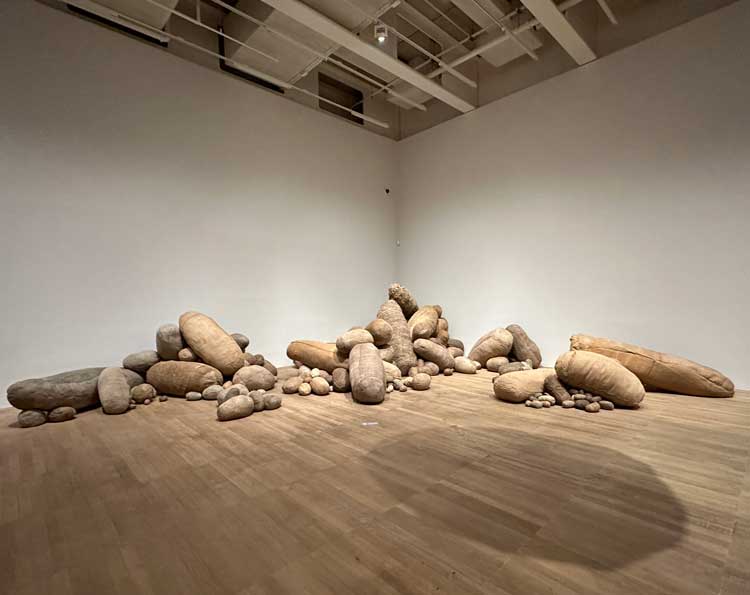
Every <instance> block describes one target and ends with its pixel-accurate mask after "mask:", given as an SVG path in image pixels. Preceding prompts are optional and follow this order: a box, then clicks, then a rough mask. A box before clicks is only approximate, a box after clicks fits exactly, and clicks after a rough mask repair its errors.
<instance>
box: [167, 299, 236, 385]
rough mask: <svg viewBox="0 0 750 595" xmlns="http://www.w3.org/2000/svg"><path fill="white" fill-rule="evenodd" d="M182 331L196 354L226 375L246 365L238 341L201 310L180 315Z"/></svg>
mask: <svg viewBox="0 0 750 595" xmlns="http://www.w3.org/2000/svg"><path fill="white" fill-rule="evenodd" d="M180 332H181V333H182V338H183V339H184V340H185V342H186V343H187V344H188V346H189V347H190V349H191V350H192V351H193V353H195V355H197V356H198V357H199V358H200V359H201V360H202V361H204V362H205V363H207V364H208V365H209V366H213V367H214V368H216V369H217V370H219V371H220V372H221V373H222V374H224V375H225V376H231V375H232V374H234V373H235V372H236V371H237V370H239V369H240V368H241V367H242V366H244V365H245V358H244V356H243V354H242V349H240V346H239V345H237V341H235V340H234V339H233V338H232V335H230V334H229V333H227V332H226V331H225V330H224V329H223V328H221V327H220V326H219V325H218V324H216V321H215V320H214V319H213V318H210V317H209V316H206V315H205V314H201V313H200V312H185V313H184V314H183V315H182V316H180Z"/></svg>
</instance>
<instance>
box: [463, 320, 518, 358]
mask: <svg viewBox="0 0 750 595" xmlns="http://www.w3.org/2000/svg"><path fill="white" fill-rule="evenodd" d="M512 347H513V335H511V334H510V332H508V331H507V330H506V329H504V328H502V327H500V328H496V329H494V330H491V331H490V332H488V333H486V334H484V335H482V336H481V337H480V338H479V340H478V341H477V342H476V343H475V344H474V347H472V348H471V351H470V352H469V359H470V360H474V361H477V362H479V363H480V364H482V366H485V365H487V360H488V359H490V358H493V357H500V356H506V355H508V354H509V353H510V350H511V348H512Z"/></svg>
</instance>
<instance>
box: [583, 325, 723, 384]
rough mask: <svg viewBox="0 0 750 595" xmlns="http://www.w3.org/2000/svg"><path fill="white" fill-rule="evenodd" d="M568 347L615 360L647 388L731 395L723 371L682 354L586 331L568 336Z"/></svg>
mask: <svg viewBox="0 0 750 595" xmlns="http://www.w3.org/2000/svg"><path fill="white" fill-rule="evenodd" d="M570 348H571V349H572V350H575V351H591V352H594V353H599V354H601V355H606V356H607V357H611V358H612V359H615V360H617V361H618V362H620V363H621V364H622V365H623V366H625V367H626V368H627V369H628V370H630V371H631V372H633V374H635V375H636V376H637V377H638V378H639V379H640V381H641V382H642V383H643V384H644V385H645V386H647V387H648V388H649V390H659V391H664V392H670V393H679V394H684V395H694V396H698V397H731V396H733V395H734V384H733V383H732V381H731V380H729V378H727V377H726V376H724V374H722V373H721V372H718V371H717V370H714V369H713V368H709V367H707V366H703V365H701V364H698V363H696V362H693V361H691V360H689V359H685V358H683V357H678V356H676V355H670V354H668V353H660V352H659V351H652V350H651V349H645V348H643V347H638V346H637V345H630V344H628V343H620V342H619V341H612V340H610V339H604V338H598V337H592V336H589V335H574V336H573V337H571V339H570Z"/></svg>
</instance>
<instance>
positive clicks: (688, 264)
mask: <svg viewBox="0 0 750 595" xmlns="http://www.w3.org/2000/svg"><path fill="white" fill-rule="evenodd" d="M748 30H750V2H748V1H747V0H744V1H741V2H737V3H735V4H733V5H730V6H728V7H726V8H724V9H721V10H720V11H717V12H715V13H711V14H709V15H707V16H705V17H702V18H700V19H698V20H696V21H693V22H691V23H688V24H686V25H684V26H681V27H679V28H677V29H674V30H672V31H669V32H666V33H664V34H662V35H660V36H658V37H655V38H652V39H649V40H647V41H645V42H642V43H640V44H639V45H636V46H633V47H630V48H628V49H625V50H623V51H620V52H618V53H615V54H613V55H611V56H609V57H606V58H603V59H601V60H598V61H596V62H594V63H591V64H589V65H587V66H585V67H582V68H578V69H576V70H574V71H571V72H569V73H566V74H564V75H561V76H559V77H557V78H554V79H550V80H548V81H546V82H544V83H541V84H539V85H537V86H534V87H531V88H529V89H526V90H525V91H522V92H519V93H517V94H515V95H511V96H509V97H507V98H505V99H503V100H500V101H498V102H496V103H493V104H490V105H488V106H486V107H483V108H481V109H479V110H477V111H475V112H472V113H470V114H466V115H464V116H462V117H460V118H457V119H455V120H452V121H450V122H448V123H446V124H442V125H440V126H438V127H436V128H433V129H431V130H429V131H426V132H424V133H421V134H419V135H417V136H415V137H412V138H410V139H407V140H405V141H402V142H401V143H399V144H398V145H397V149H398V151H399V161H400V168H401V176H402V177H401V184H400V186H399V195H400V203H399V207H400V208H399V239H400V242H401V247H400V248H399V260H398V264H399V278H400V279H401V281H402V283H404V284H406V285H407V286H408V287H409V288H410V289H412V291H414V292H415V294H416V295H417V296H418V297H419V299H420V301H422V302H425V303H434V302H439V303H440V304H442V306H443V307H444V311H445V315H446V316H447V317H448V319H449V320H450V322H451V325H452V329H451V330H452V334H455V335H457V336H459V337H463V338H464V339H465V340H467V341H469V342H473V340H474V339H476V338H477V337H478V336H479V335H480V334H481V333H483V332H484V331H486V330H487V329H489V328H492V327H494V326H498V325H507V324H510V323H512V322H518V323H520V324H522V325H523V326H525V327H526V328H527V329H528V332H529V334H530V335H531V336H532V337H534V338H535V339H536V340H537V341H538V342H539V343H540V345H541V347H542V351H543V354H544V358H545V363H546V364H553V363H554V361H555V358H556V357H557V355H558V354H560V353H561V352H563V351H564V350H566V349H567V345H568V338H569V336H570V335H571V334H573V333H576V332H586V333H591V334H594V335H602V336H609V337H613V338H617V339H621V340H624V341H630V342H635V343H639V344H643V345H646V346H651V347H654V348H657V349H662V350H665V351H670V352H674V353H677V354H682V355H684V356H686V357H689V358H693V359H696V360H698V361H700V362H703V363H705V364H707V365H710V366H713V367H716V368H718V369H720V370H722V371H724V372H725V373H726V374H728V375H729V376H730V377H731V378H733V379H734V381H735V383H736V384H737V386H738V387H741V388H750V367H748V362H750V341H748V337H747V329H749V328H750V309H748V307H747V304H748V295H750V275H748V272H747V270H748V263H750V235H749V234H748V232H747V228H748V224H749V223H750V167H748V164H749V163H750V116H749V115H748V106H749V105H750V76H748V73H750V36H748V34H747V31H748Z"/></svg>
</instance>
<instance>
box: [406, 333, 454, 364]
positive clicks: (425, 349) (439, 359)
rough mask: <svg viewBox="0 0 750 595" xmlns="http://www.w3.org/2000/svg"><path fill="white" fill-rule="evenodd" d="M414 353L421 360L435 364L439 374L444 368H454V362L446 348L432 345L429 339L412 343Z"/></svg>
mask: <svg viewBox="0 0 750 595" xmlns="http://www.w3.org/2000/svg"><path fill="white" fill-rule="evenodd" d="M414 353H416V354H417V355H418V356H419V357H421V358H422V359H423V360H426V361H428V362H432V363H434V364H437V367H438V369H439V370H440V371H441V372H442V371H443V370H445V369H446V368H455V367H456V360H455V359H454V357H453V356H452V355H451V354H450V351H448V348H447V347H443V346H442V345H440V344H438V343H434V342H432V341H430V340H429V339H417V340H416V341H414Z"/></svg>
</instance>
